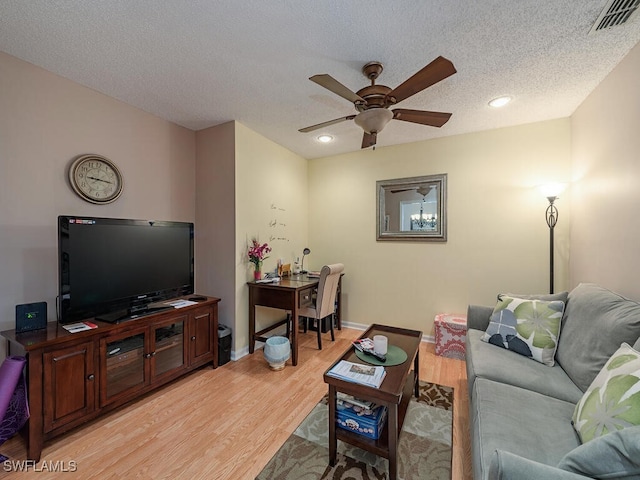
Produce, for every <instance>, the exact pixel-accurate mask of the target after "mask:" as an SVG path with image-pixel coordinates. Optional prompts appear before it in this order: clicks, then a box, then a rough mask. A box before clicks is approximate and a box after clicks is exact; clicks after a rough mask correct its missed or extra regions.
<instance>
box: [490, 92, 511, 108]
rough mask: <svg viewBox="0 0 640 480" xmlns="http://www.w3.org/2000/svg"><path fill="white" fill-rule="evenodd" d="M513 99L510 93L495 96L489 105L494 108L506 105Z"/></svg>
mask: <svg viewBox="0 0 640 480" xmlns="http://www.w3.org/2000/svg"><path fill="white" fill-rule="evenodd" d="M510 101H511V97H510V96H509V95H503V96H502V97H497V98H494V99H493V100H491V101H490V102H489V106H490V107H493V108H500V107H504V106H505V105H506V104H507V103H509V102H510Z"/></svg>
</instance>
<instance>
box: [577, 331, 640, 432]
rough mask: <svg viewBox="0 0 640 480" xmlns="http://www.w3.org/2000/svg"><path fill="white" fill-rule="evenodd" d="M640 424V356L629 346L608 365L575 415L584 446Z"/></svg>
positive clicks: (597, 377) (624, 345) (580, 403)
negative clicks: (590, 441) (609, 434)
mask: <svg viewBox="0 0 640 480" xmlns="http://www.w3.org/2000/svg"><path fill="white" fill-rule="evenodd" d="M634 425H640V353H639V352H637V351H636V350H634V349H633V348H631V347H630V346H629V345H627V344H626V343H623V344H622V346H621V347H620V348H619V349H618V351H617V352H616V353H614V354H613V355H612V356H611V358H610V359H609V360H607V363H605V365H604V367H602V370H600V373H598V375H597V376H596V378H595V379H594V380H593V382H592V383H591V385H590V386H589V388H588V389H587V391H586V392H584V395H583V396H582V399H581V400H580V401H579V402H578V404H577V405H576V409H575V410H574V412H573V427H574V428H575V429H576V431H577V432H578V435H579V436H580V439H581V440H582V443H585V442H588V441H589V440H593V439H594V438H597V437H601V436H602V435H606V434H607V433H611V432H614V431H616V430H621V429H623V428H626V427H631V426H634Z"/></svg>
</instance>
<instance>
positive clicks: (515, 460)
mask: <svg viewBox="0 0 640 480" xmlns="http://www.w3.org/2000/svg"><path fill="white" fill-rule="evenodd" d="M485 478H490V479H491V480H543V479H544V480H592V477H586V476H584V475H580V474H577V473H573V472H569V471H566V470H561V469H560V468H558V467H553V466H551V465H545V464H543V463H539V462H534V461H532V460H527V459H526V458H522V457H521V456H519V455H514V454H513V453H509V452H504V451H502V450H496V451H495V452H493V457H492V459H491V465H490V467H489V474H488V476H487V477H485ZM483 480H484V479H483Z"/></svg>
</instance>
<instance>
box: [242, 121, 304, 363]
mask: <svg viewBox="0 0 640 480" xmlns="http://www.w3.org/2000/svg"><path fill="white" fill-rule="evenodd" d="M235 125H236V180H235V182H236V183H235V185H236V197H235V203H236V208H235V212H236V230H235V232H236V250H235V262H236V279H235V287H236V291H235V302H236V319H237V320H236V325H235V329H234V331H233V334H234V340H233V342H234V345H235V352H234V355H235V356H236V357H238V356H241V355H243V354H244V353H245V352H246V351H248V344H249V343H248V333H249V326H248V322H247V318H248V315H249V313H248V301H249V295H248V289H247V286H246V282H247V281H248V280H251V279H253V273H252V272H253V270H252V269H251V264H250V263H249V262H248V257H247V248H248V244H249V242H250V241H251V239H252V238H254V237H255V238H258V239H259V240H260V242H261V243H264V242H267V243H268V244H269V245H270V246H271V247H272V248H273V251H272V252H271V253H270V255H269V258H268V259H267V260H265V262H264V266H263V270H264V271H273V270H275V268H276V263H277V259H278V258H282V259H283V261H284V262H285V263H289V262H293V261H294V260H295V258H296V257H297V256H301V255H302V249H303V248H304V247H306V246H307V229H308V220H307V219H308V202H307V184H308V182H307V160H305V159H304V158H302V157H300V156H299V155H296V154H295V153H292V152H290V151H289V150H287V149H286V148H284V147H281V146H280V145H278V144H276V143H274V142H272V141H271V140H268V139H266V138H265V137H263V136H261V135H258V134H257V133H255V132H253V131H252V130H250V129H248V128H247V127H245V126H244V125H242V124H240V123H237V122H236V124H235ZM283 314H284V312H281V311H277V310H272V309H267V308H263V307H259V308H258V311H257V314H256V315H257V323H258V327H257V329H258V330H259V329H260V328H261V327H263V326H266V325H268V324H269V322H270V321H272V320H273V319H274V318H282V317H283Z"/></svg>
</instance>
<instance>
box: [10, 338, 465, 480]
mask: <svg viewBox="0 0 640 480" xmlns="http://www.w3.org/2000/svg"><path fill="white" fill-rule="evenodd" d="M361 333H362V332H359V331H356V330H351V329H347V328H345V329H343V330H342V331H336V341H335V342H333V343H332V342H331V341H330V338H329V336H328V334H327V335H326V336H325V338H324V339H323V347H324V348H323V349H322V350H321V351H318V350H317V345H316V337H315V333H314V332H310V333H308V334H302V335H301V337H302V341H301V342H302V343H301V345H300V349H299V354H300V357H299V362H298V366H297V367H292V366H291V365H290V364H287V366H286V367H285V369H284V370H282V371H280V372H273V371H271V370H270V369H269V367H268V366H267V364H266V362H265V360H264V358H263V356H262V351H261V350H259V351H257V352H256V353H255V354H253V355H248V356H246V357H244V358H242V359H240V360H239V361H237V362H230V363H228V364H226V365H224V366H222V367H220V368H218V369H216V370H213V369H212V368H210V367H206V368H204V369H200V370H198V371H196V372H193V373H192V374H190V375H188V376H187V377H186V378H182V379H180V380H178V381H176V382H174V383H172V384H170V385H168V386H165V387H164V388H162V389H160V390H159V391H156V392H154V393H151V394H149V395H148V396H146V397H144V398H142V399H140V400H138V401H136V402H134V403H132V404H129V405H127V406H124V407H122V408H120V409H119V410H117V411H115V412H111V413H109V414H107V415H106V416H104V417H101V418H99V419H97V420H95V421H93V422H91V423H89V424H86V425H84V426H82V427H79V428H78V429H76V430H73V431H72V432H70V433H68V434H66V435H65V436H62V437H58V438H56V439H54V440H52V441H51V442H48V443H47V444H46V446H45V449H44V451H43V455H42V462H41V463H39V464H38V466H37V468H38V469H39V471H38V472H34V470H33V468H32V469H31V471H30V472H28V473H25V472H11V473H8V472H7V470H6V464H0V477H4V478H8V479H12V480H13V479H16V480H17V479H22V478H29V479H33V478H37V479H38V480H44V479H49V478H51V479H53V478H65V479H66V478H68V479H74V478H81V479H83V480H84V479H90V478H99V479H101V480H102V479H111V478H113V479H121V478H140V479H160V478H172V479H178V478H185V479H228V480H239V479H240V480H244V479H253V478H254V477H255V476H256V475H257V474H258V473H259V472H260V470H262V467H263V466H264V465H265V464H266V463H267V462H268V461H269V459H270V458H271V457H272V456H273V454H274V453H275V452H276V451H277V450H278V448H279V447H280V445H281V444H282V443H283V442H284V441H285V440H286V438H287V437H288V436H289V435H290V434H291V432H293V430H294V429H295V428H296V427H297V426H298V424H299V423H300V422H301V421H302V420H303V419H304V417H305V416H306V415H307V413H309V411H310V410H311V409H312V408H313V406H314V405H315V404H316V403H317V402H318V400H320V398H322V396H323V395H324V394H325V393H326V390H327V388H326V385H325V383H324V382H323V381H322V373H323V372H324V371H325V370H326V369H327V368H328V367H329V365H330V364H331V363H332V362H333V361H334V360H335V359H336V358H337V357H338V356H339V355H340V354H341V353H342V352H343V351H344V350H345V349H346V348H347V347H348V346H349V342H350V341H351V340H352V339H354V338H357V337H358V336H359V335H360V334H361ZM420 348H421V350H420V356H421V363H420V378H421V379H422V380H426V381H430V382H434V383H439V384H441V385H447V386H451V387H454V388H455V394H454V429H453V444H454V448H453V472H452V478H453V480H470V479H471V478H472V474H471V458H470V440H469V433H468V432H469V430H468V410H469V403H468V400H467V387H466V373H465V366H464V362H463V361H461V360H454V359H448V358H441V357H437V356H435V354H434V346H433V345H431V344H425V343H423V344H422V346H421V347H420ZM0 452H2V453H3V454H4V455H7V456H9V457H10V458H11V459H12V460H25V459H26V450H25V447H24V444H23V441H22V438H20V437H18V436H16V437H14V438H12V439H11V440H9V441H8V442H7V443H5V444H4V445H2V446H0ZM74 464H75V468H76V471H75V472H68V473H64V474H61V473H60V471H59V470H60V469H61V468H64V469H66V470H69V469H72V468H73V466H74ZM55 468H57V469H58V472H48V471H47V469H49V470H53V469H55Z"/></svg>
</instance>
